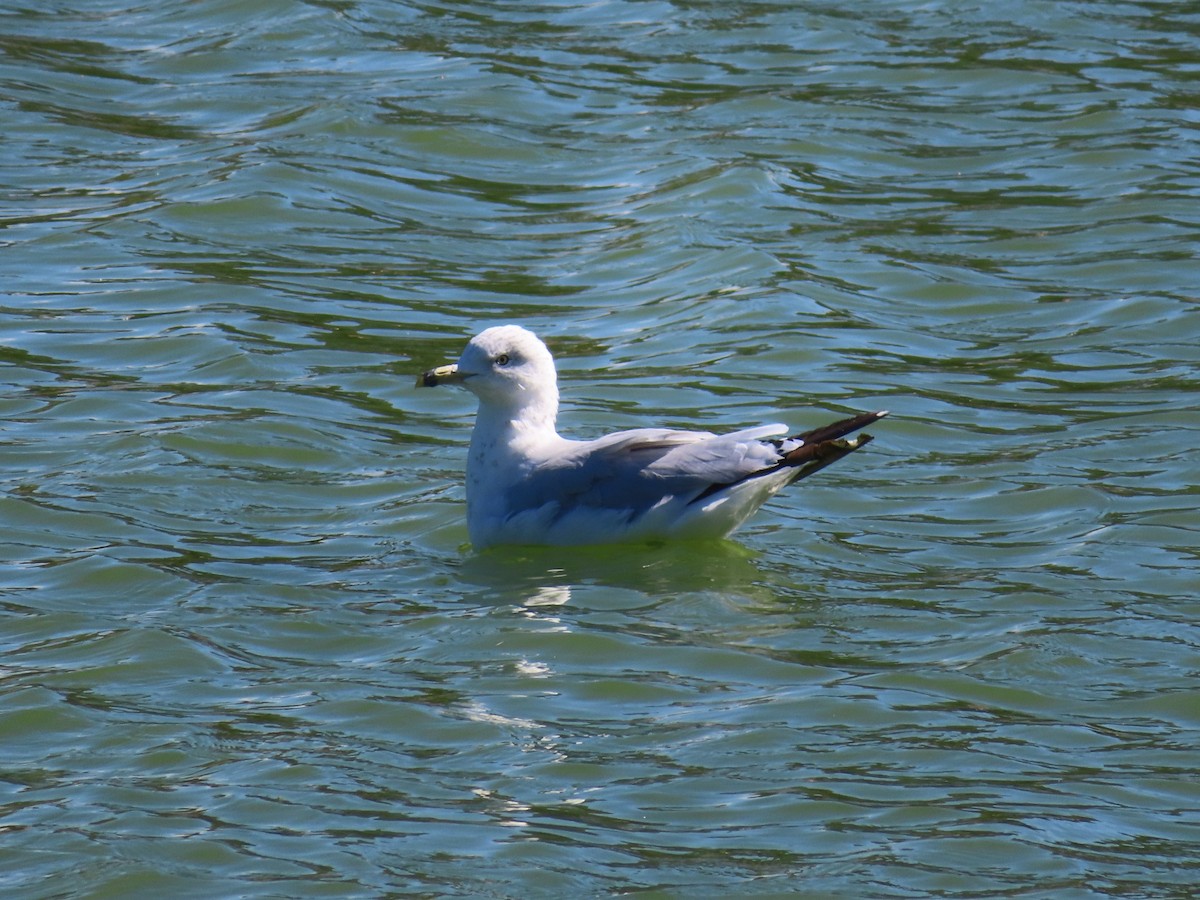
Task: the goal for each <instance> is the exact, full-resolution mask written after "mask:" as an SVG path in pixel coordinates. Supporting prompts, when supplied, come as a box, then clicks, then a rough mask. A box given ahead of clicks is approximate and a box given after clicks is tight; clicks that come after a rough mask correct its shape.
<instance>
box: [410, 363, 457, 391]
mask: <svg viewBox="0 0 1200 900" xmlns="http://www.w3.org/2000/svg"><path fill="white" fill-rule="evenodd" d="M464 378H466V376H465V375H463V374H462V373H461V372H459V371H458V366H456V365H454V364H453V363H451V364H450V365H448V366H438V367H437V368H436V369H430V370H429V371H428V372H422V373H421V374H420V375H418V376H417V387H437V386H438V385H439V384H462V381H463V379H464Z"/></svg>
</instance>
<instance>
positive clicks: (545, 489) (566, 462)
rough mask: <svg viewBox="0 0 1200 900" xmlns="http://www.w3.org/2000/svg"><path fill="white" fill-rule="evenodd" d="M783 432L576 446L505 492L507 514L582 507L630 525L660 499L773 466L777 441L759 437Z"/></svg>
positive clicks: (768, 428)
mask: <svg viewBox="0 0 1200 900" xmlns="http://www.w3.org/2000/svg"><path fill="white" fill-rule="evenodd" d="M786 430H787V429H786V428H785V427H784V426H783V425H764V426H761V427H759V428H751V429H747V430H745V431H738V432H734V433H732V434H726V435H720V436H718V435H714V434H709V433H707V432H695V431H668V430H665V429H655V428H643V429H638V430H636V431H624V432H618V433H617V434H612V435H608V436H607V437H603V438H600V439H599V440H596V441H581V442H578V443H575V444H572V445H571V446H570V447H569V449H568V450H567V452H565V453H561V454H559V455H557V456H556V457H554V458H553V459H548V460H544V461H542V462H540V463H539V464H536V465H534V466H533V467H532V468H531V469H530V471H529V472H528V474H527V476H526V478H525V479H523V480H522V481H521V482H520V483H519V484H517V485H515V486H514V487H513V488H512V490H511V492H510V495H509V497H508V498H507V499H508V508H509V509H510V510H512V511H513V513H514V514H516V513H520V512H523V511H525V510H529V509H540V508H542V507H543V506H545V505H546V504H549V503H555V504H557V505H558V511H557V515H556V518H560V517H562V516H564V515H566V514H568V513H570V512H571V511H573V510H575V509H578V508H581V507H589V508H595V509H604V510H610V511H613V512H621V513H624V514H625V515H626V517H627V518H626V521H633V520H634V519H636V518H638V517H639V516H641V515H642V514H643V513H645V512H646V511H647V510H649V509H651V508H653V507H654V506H656V505H657V504H659V503H661V502H662V501H663V500H664V499H667V498H673V497H678V498H681V499H683V500H684V501H685V502H688V501H690V500H692V499H694V498H696V497H699V496H701V495H704V494H706V493H711V491H712V490H713V489H714V488H715V487H717V486H723V485H728V484H731V483H734V482H737V481H741V480H743V479H745V478H747V477H750V476H752V475H754V474H755V473H758V472H762V471H770V470H772V469H774V468H776V467H778V466H779V464H780V462H781V461H782V460H783V453H782V452H781V449H780V447H781V442H778V441H766V440H763V438H766V437H769V436H771V435H779V434H784V433H786Z"/></svg>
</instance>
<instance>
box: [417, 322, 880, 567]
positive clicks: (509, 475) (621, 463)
mask: <svg viewBox="0 0 1200 900" xmlns="http://www.w3.org/2000/svg"><path fill="white" fill-rule="evenodd" d="M440 384H456V385H461V386H462V387H465V388H466V389H467V390H469V391H470V392H471V393H473V394H474V395H475V396H476V397H478V398H479V412H478V414H477V415H476V417H475V428H474V430H473V431H472V433H471V446H470V449H469V451H468V455H467V531H468V533H469V534H470V538H471V544H472V545H473V546H474V547H475V549H476V550H482V549H485V548H487V547H492V546H495V545H501V544H551V545H566V544H604V543H615V542H629V541H654V540H666V539H682V540H691V539H714V538H723V537H726V536H728V535H729V534H731V533H732V532H733V531H734V530H735V529H737V528H738V527H739V526H740V525H742V523H744V522H745V521H746V520H747V519H748V518H750V516H751V515H753V514H754V513H755V512H756V511H757V510H758V508H759V507H760V506H762V505H763V504H764V503H765V502H766V501H767V500H768V499H769V498H770V497H772V496H773V495H774V494H775V493H776V492H777V491H779V490H780V489H781V488H783V487H786V486H787V485H789V484H791V483H792V482H794V481H799V480H800V479H802V478H807V477H808V476H809V475H812V474H813V473H814V472H817V471H819V470H820V469H823V468H825V467H826V466H828V465H830V464H831V463H834V462H837V461H838V460H839V459H841V458H842V457H843V456H846V455H847V454H849V453H853V452H854V451H855V450H857V449H859V448H860V447H862V446H864V445H865V444H867V443H868V442H869V441H870V440H871V436H870V435H869V434H865V433H864V434H859V435H858V436H857V437H856V438H853V439H849V440H848V439H846V435H848V434H852V433H853V432H856V431H858V430H859V429H861V428H864V427H866V426H868V425H870V424H871V423H873V422H877V421H878V420H879V419H882V418H883V417H884V416H886V415H887V414H888V413H887V410H882V411H879V412H872V413H865V414H863V415H858V416H853V417H851V418H849V419H842V420H841V421H838V422H834V423H832V424H830V425H826V426H824V427H821V428H815V429H813V430H811V431H806V432H802V433H800V434H796V435H793V436H791V437H781V436H782V435H786V434H787V432H788V428H787V427H786V426H785V425H760V426H758V427H755V428H746V429H743V430H741V431H734V432H732V433H729V434H722V435H717V434H712V433H710V432H707V431H676V430H673V429H669V428H635V429H633V430H631V431H618V432H616V433H614V434H609V435H606V436H604V437H601V438H597V439H596V440H593V441H576V440H570V439H569V438H565V437H561V436H560V435H559V433H558V430H557V428H556V427H555V421H556V419H557V417H558V376H557V372H556V370H555V367H554V357H552V356H551V355H550V351H549V350H548V349H547V348H546V345H545V344H543V343H542V341H541V340H540V339H539V338H538V337H537V335H535V334H534V333H533V332H532V331H529V330H527V329H525V328H522V327H520V326H519V325H498V326H495V327H492V328H488V329H487V330H485V331H482V332H480V333H479V334H477V335H476V336H475V337H474V338H472V339H471V341H470V343H468V344H467V347H466V349H465V350H464V351H463V353H462V356H461V357H460V358H459V360H458V362H457V363H454V364H452V365H447V366H440V367H438V368H436V369H430V370H429V371H427V372H424V373H422V374H421V375H420V376H419V377H418V378H417V386H418V387H435V386H437V385H440Z"/></svg>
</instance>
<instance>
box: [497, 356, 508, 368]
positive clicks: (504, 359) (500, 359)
mask: <svg viewBox="0 0 1200 900" xmlns="http://www.w3.org/2000/svg"><path fill="white" fill-rule="evenodd" d="M496 365H498V366H507V365H508V354H507V353H501V354H500V355H499V356H497V357H496Z"/></svg>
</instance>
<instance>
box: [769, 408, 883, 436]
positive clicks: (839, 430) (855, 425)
mask: <svg viewBox="0 0 1200 900" xmlns="http://www.w3.org/2000/svg"><path fill="white" fill-rule="evenodd" d="M890 412H891V410H888V409H881V410H878V411H876V412H869V413H863V414H862V415H858V416H851V417H850V418H849V419H841V420H840V421H837V422H832V423H830V424H829V425H822V426H821V427H820V428H814V429H813V430H812V431H805V432H804V433H802V434H797V435H795V436H794V437H793V438H792V440H796V441H803V442H804V443H806V444H820V443H823V442H824V441H834V440H837V439H838V438H841V437H845V436H846V435H848V434H852V433H854V432H855V431H858V429H860V428H866V427H867V426H868V425H872V424H874V423H875V422H878V421H879V420H880V419H882V418H883V417H884V416H886V415H888V414H889V413H890Z"/></svg>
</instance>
